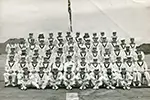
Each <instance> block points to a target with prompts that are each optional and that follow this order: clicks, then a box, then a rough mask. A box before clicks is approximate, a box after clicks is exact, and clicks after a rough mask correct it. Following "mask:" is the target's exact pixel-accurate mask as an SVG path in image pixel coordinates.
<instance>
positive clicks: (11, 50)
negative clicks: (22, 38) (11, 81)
mask: <svg viewBox="0 0 150 100" xmlns="http://www.w3.org/2000/svg"><path fill="white" fill-rule="evenodd" d="M9 55H13V56H14V57H15V58H16V57H17V56H18V53H17V52H16V50H15V48H10V51H9V53H7V58H8V57H9Z"/></svg>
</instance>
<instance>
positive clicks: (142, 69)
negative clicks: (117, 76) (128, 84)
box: [135, 56, 150, 86]
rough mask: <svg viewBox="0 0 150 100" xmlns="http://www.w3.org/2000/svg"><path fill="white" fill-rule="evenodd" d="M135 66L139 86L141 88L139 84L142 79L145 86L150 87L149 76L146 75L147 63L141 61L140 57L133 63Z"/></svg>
mask: <svg viewBox="0 0 150 100" xmlns="http://www.w3.org/2000/svg"><path fill="white" fill-rule="evenodd" d="M135 66H136V67H137V71H138V73H139V74H137V75H138V76H137V77H138V81H139V86H141V83H142V81H141V80H143V79H144V78H145V79H146V81H147V83H148V84H147V85H148V86H150V75H149V73H148V71H147V70H148V67H147V63H146V62H145V61H144V60H143V59H142V57H141V56H138V60H136V62H135Z"/></svg>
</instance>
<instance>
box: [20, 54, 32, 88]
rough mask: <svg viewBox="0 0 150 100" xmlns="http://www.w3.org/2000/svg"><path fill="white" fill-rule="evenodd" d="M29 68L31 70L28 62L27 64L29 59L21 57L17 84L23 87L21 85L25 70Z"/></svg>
mask: <svg viewBox="0 0 150 100" xmlns="http://www.w3.org/2000/svg"><path fill="white" fill-rule="evenodd" d="M26 67H27V68H28V69H29V65H28V62H27V58H26V57H25V56H21V59H20V60H19V62H18V63H17V69H18V70H17V71H18V74H17V81H18V82H17V84H18V85H19V86H21V83H22V77H23V72H24V70H23V69H24V68H26Z"/></svg>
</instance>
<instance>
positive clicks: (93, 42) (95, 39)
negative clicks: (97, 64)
mask: <svg viewBox="0 0 150 100" xmlns="http://www.w3.org/2000/svg"><path fill="white" fill-rule="evenodd" d="M92 39H93V41H92V44H93V45H92V46H93V47H98V45H99V38H98V36H97V33H93V38H92Z"/></svg>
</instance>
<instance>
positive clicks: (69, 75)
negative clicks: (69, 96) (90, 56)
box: [63, 65, 75, 90]
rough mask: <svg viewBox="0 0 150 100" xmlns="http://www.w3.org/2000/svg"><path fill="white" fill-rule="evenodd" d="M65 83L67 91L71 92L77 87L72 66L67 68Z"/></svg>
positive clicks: (64, 77)
mask: <svg viewBox="0 0 150 100" xmlns="http://www.w3.org/2000/svg"><path fill="white" fill-rule="evenodd" d="M63 83H64V85H65V87H66V89H67V90H71V89H72V87H73V86H74V85H75V73H74V71H72V66H71V65H69V66H66V70H65V72H64V75H63Z"/></svg>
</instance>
